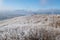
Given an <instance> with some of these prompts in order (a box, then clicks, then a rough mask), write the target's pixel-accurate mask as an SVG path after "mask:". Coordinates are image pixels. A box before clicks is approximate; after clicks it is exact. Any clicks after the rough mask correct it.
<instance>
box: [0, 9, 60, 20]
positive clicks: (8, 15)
mask: <svg viewBox="0 0 60 40" xmlns="http://www.w3.org/2000/svg"><path fill="white" fill-rule="evenodd" d="M36 14H60V10H59V9H49V10H37V11H26V10H15V11H2V12H0V20H4V19H9V18H13V17H18V16H29V15H36Z"/></svg>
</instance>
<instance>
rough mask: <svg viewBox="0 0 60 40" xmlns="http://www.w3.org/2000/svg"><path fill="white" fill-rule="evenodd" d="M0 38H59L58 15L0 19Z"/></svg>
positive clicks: (6, 39)
mask: <svg viewBox="0 0 60 40" xmlns="http://www.w3.org/2000/svg"><path fill="white" fill-rule="evenodd" d="M0 40H60V15H32V16H21V17H16V18H12V19H8V20H4V21H0Z"/></svg>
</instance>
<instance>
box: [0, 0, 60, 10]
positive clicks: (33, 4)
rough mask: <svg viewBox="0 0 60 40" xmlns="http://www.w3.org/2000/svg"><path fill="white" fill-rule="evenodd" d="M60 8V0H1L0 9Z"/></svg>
mask: <svg viewBox="0 0 60 40" xmlns="http://www.w3.org/2000/svg"><path fill="white" fill-rule="evenodd" d="M50 8H55V9H60V0H0V10H21V9H25V10H38V9H50Z"/></svg>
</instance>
